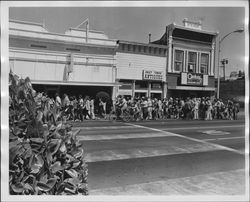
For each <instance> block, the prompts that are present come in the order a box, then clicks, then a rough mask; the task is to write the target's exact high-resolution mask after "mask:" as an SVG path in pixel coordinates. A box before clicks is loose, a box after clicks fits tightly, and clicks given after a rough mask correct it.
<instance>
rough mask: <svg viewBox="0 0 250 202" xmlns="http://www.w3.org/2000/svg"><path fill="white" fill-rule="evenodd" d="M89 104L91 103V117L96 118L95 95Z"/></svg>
mask: <svg viewBox="0 0 250 202" xmlns="http://www.w3.org/2000/svg"><path fill="white" fill-rule="evenodd" d="M89 104H90V116H91V119H95V101H94V98H93V97H91V99H90V103H89Z"/></svg>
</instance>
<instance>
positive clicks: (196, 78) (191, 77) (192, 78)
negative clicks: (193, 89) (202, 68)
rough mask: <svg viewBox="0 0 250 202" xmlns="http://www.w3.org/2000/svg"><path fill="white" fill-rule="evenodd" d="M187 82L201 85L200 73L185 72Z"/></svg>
mask: <svg viewBox="0 0 250 202" xmlns="http://www.w3.org/2000/svg"><path fill="white" fill-rule="evenodd" d="M187 84H190V85H202V75H199V74H191V73H188V74H187Z"/></svg>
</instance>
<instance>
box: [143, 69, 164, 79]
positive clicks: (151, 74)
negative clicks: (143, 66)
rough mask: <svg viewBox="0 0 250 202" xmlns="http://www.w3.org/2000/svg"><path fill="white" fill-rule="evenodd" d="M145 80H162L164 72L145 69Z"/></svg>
mask: <svg viewBox="0 0 250 202" xmlns="http://www.w3.org/2000/svg"><path fill="white" fill-rule="evenodd" d="M142 79H143V80H154V81H162V80H163V72H162V71H150V70H144V71H143V74H142Z"/></svg>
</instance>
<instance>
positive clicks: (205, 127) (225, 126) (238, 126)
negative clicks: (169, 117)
mask: <svg viewBox="0 0 250 202" xmlns="http://www.w3.org/2000/svg"><path fill="white" fill-rule="evenodd" d="M242 127H245V125H244V124H242V125H236V126H234V125H233V126H232V125H224V126H216V128H242ZM197 128H199V129H207V128H212V129H214V128H215V126H199V127H197V126H196V127H178V128H167V129H166V130H188V129H190V130H193V129H197ZM164 130H165V129H164Z"/></svg>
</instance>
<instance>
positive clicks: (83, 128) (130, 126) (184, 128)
mask: <svg viewBox="0 0 250 202" xmlns="http://www.w3.org/2000/svg"><path fill="white" fill-rule="evenodd" d="M124 124H127V123H124ZM166 127H167V126H166ZM242 127H245V125H244V124H242V125H236V126H232V125H224V126H216V128H242ZM130 128H135V126H134V125H127V126H100V127H98V126H90V127H74V129H81V130H95V129H100V130H103V129H130ZM197 128H199V129H208V128H212V129H214V128H215V126H201V127H200V126H199V127H197V126H196V127H178V128H167V129H166V130H187V129H191V130H193V129H197ZM164 130H165V129H164Z"/></svg>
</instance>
